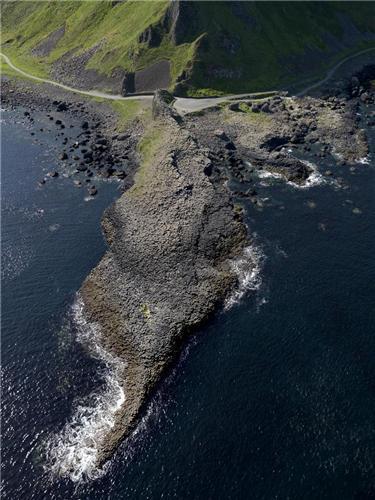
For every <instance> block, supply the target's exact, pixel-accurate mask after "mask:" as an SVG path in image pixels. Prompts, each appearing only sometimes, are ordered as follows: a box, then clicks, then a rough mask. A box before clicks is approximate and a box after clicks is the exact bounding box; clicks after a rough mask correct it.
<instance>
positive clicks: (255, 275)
mask: <svg viewBox="0 0 375 500" xmlns="http://www.w3.org/2000/svg"><path fill="white" fill-rule="evenodd" d="M264 258H265V257H264V254H263V252H262V250H261V249H260V248H259V247H257V246H256V245H250V246H248V247H246V248H245V249H244V251H243V253H242V255H241V257H239V258H237V259H234V260H232V261H231V266H232V269H233V271H234V272H235V273H236V275H237V279H238V285H237V288H236V289H235V290H234V291H233V293H232V294H231V295H230V296H229V297H228V298H227V300H226V301H225V304H224V309H226V310H228V309H230V308H231V307H232V306H233V305H234V304H238V302H239V301H240V300H241V299H242V297H243V296H244V295H245V294H246V293H247V292H249V291H250V290H258V289H259V287H260V285H261V283H262V280H261V270H262V265H263V261H264Z"/></svg>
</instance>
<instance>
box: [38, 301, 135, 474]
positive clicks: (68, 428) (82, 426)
mask: <svg viewBox="0 0 375 500" xmlns="http://www.w3.org/2000/svg"><path fill="white" fill-rule="evenodd" d="M72 313H73V320H74V323H75V326H76V329H77V340H78V341H79V342H81V343H82V344H84V345H88V346H89V347H90V350H91V352H92V355H93V356H94V357H95V358H97V359H100V360H101V361H102V362H104V364H105V367H106V369H105V375H104V387H103V388H102V389H100V390H99V391H97V392H95V393H93V394H92V395H91V396H90V398H89V399H90V402H89V404H84V403H81V404H79V405H78V406H77V408H76V409H75V411H74V413H73V415H72V417H71V418H70V420H69V421H68V422H67V423H66V424H65V426H64V428H63V429H62V430H61V431H60V432H58V433H57V434H54V435H52V436H50V437H49V439H48V441H47V442H46V449H45V453H46V459H47V461H46V464H45V468H46V469H47V470H49V471H50V472H52V474H53V475H54V476H58V477H66V478H69V479H71V480H72V481H73V482H78V481H82V480H84V479H90V480H92V479H96V478H98V477H100V476H101V475H102V474H103V472H104V470H105V469H103V470H99V469H98V468H97V459H98V450H99V448H100V447H101V445H102V444H103V441H104V440H105V438H106V436H107V434H108V432H109V431H110V429H111V428H112V427H113V426H114V423H115V415H116V412H117V411H118V410H119V409H120V408H121V407H122V405H123V404H124V402H125V393H124V390H123V388H122V386H121V383H120V381H121V377H122V376H123V370H124V369H125V363H124V362H123V361H121V360H120V359H118V358H116V357H114V356H112V355H111V354H109V353H108V352H107V351H105V350H104V349H103V348H102V347H101V345H100V342H99V337H100V329H99V327H98V325H96V324H92V323H89V322H87V320H86V319H85V316H84V312H83V301H82V299H81V298H80V297H78V299H77V301H76V302H75V303H74V305H73V306H72Z"/></svg>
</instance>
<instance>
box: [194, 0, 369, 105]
mask: <svg viewBox="0 0 375 500" xmlns="http://www.w3.org/2000/svg"><path fill="white" fill-rule="evenodd" d="M219 5H220V7H219ZM196 12H197V20H196V21H195V24H196V25H199V29H200V30H202V31H204V32H205V33H206V41H207V43H202V46H201V49H200V50H199V53H198V57H197V62H196V64H195V65H194V67H193V75H192V79H191V90H190V93H191V94H192V95H193V94H194V93H195V92H197V91H199V89H200V88H206V87H209V88H213V89H215V90H222V91H224V92H225V93H227V92H228V91H229V92H236V93H241V92H244V91H245V92H246V91H249V90H251V91H256V90H262V89H275V88H284V87H286V86H288V85H289V84H291V83H292V82H294V83H295V82H298V81H300V80H301V79H303V78H305V77H306V76H313V77H316V76H321V75H322V74H324V72H325V71H326V69H327V68H329V67H330V66H332V64H334V63H335V62H337V61H339V60H340V59H341V58H343V57H345V55H347V54H348V55H349V54H350V53H351V54H353V53H355V52H357V51H359V50H361V49H362V48H366V46H371V45H372V46H374V42H373V41H368V39H367V41H366V36H365V32H374V23H373V6H372V5H371V3H366V2H360V1H358V2H329V1H327V2H309V1H307V2H241V3H240V6H238V3H237V5H236V6H234V4H233V3H232V2H222V3H220V4H217V3H215V2H200V3H199V9H197V11H196ZM351 23H352V25H353V24H354V25H355V28H356V29H357V30H358V33H360V32H362V33H363V34H364V35H363V36H362V38H361V37H360V36H358V39H357V40H355V39H353V40H352V41H351V42H349V43H352V45H351V46H350V45H348V41H347V39H344V31H345V24H347V25H348V26H349V28H348V29H350V26H352V25H351ZM327 34H328V35H331V36H334V37H336V38H337V41H338V42H339V43H340V44H341V45H342V50H337V45H336V46H335V44H334V43H332V44H331V45H330V43H329V37H328V36H327ZM231 44H232V45H233V47H234V49H233V50H230V49H229V50H228V48H225V45H226V46H227V47H228V46H231ZM345 44H347V45H346V46H345ZM308 54H311V56H308ZM314 56H315V57H314ZM222 70H223V71H222ZM225 71H226V72H227V76H226V77H225V76H224V73H225Z"/></svg>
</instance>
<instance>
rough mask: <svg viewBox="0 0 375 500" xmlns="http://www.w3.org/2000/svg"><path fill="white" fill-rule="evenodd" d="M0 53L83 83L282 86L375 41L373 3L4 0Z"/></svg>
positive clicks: (109, 86) (238, 88) (202, 89)
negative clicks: (1, 51) (47, 0)
mask: <svg viewBox="0 0 375 500" xmlns="http://www.w3.org/2000/svg"><path fill="white" fill-rule="evenodd" d="M1 10H2V50H3V52H4V53H5V54H7V55H9V57H11V58H12V60H13V62H15V63H17V64H18V65H19V66H20V67H22V68H24V69H28V70H30V72H33V73H34V74H37V75H48V76H52V77H53V78H54V79H56V80H59V81H61V82H64V83H68V84H70V85H74V86H77V87H81V88H98V89H103V90H107V91H112V92H119V93H120V92H121V93H133V92H143V91H150V90H153V89H155V88H157V87H164V88H170V89H172V90H174V91H175V92H178V93H181V94H183V93H185V94H189V95H199V94H202V95H203V94H214V93H220V92H247V91H256V90H267V89H272V88H275V87H284V86H287V85H288V84H291V83H295V82H298V81H301V80H309V79H313V78H314V77H317V76H319V75H320V74H321V73H322V72H323V71H324V70H325V69H326V68H327V67H328V66H329V65H330V64H333V63H334V62H335V61H336V60H339V59H340V58H341V57H343V56H345V55H347V54H350V53H354V52H356V51H358V50H360V49H361V48H366V47H368V46H371V45H375V25H374V24H375V22H374V19H375V16H374V10H375V9H374V5H373V4H372V3H371V2H179V1H174V2H168V1H145V2H138V1H131V0H129V1H109V0H103V1H95V2H86V1H58V0H55V1H49V2H30V1H27V2H26V1H12V2H7V1H5V2H2V4H1Z"/></svg>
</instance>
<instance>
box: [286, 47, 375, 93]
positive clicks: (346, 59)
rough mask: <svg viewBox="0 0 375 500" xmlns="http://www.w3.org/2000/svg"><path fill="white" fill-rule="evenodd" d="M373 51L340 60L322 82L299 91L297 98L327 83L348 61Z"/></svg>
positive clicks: (362, 52) (371, 48) (369, 49)
mask: <svg viewBox="0 0 375 500" xmlns="http://www.w3.org/2000/svg"><path fill="white" fill-rule="evenodd" d="M373 50H375V47H370V48H368V49H364V50H361V51H360V52H357V53H356V54H353V55H351V56H348V57H345V59H342V60H341V61H340V62H338V63H337V64H336V65H335V66H334V67H333V68H331V69H330V70H329V71H328V73H327V74H326V76H325V78H323V80H319V82H316V83H314V84H312V85H310V86H309V87H307V88H305V89H304V90H301V92H298V94H296V95H297V96H302V95H303V94H306V92H309V91H310V90H313V89H315V88H317V87H320V85H323V84H324V83H327V82H328V81H329V79H330V78H332V76H333V75H334V74H335V72H336V71H337V70H338V69H339V67H340V66H342V65H343V64H345V63H346V62H347V61H350V59H354V58H355V57H358V56H360V55H362V54H366V53H367V52H371V51H373Z"/></svg>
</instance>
